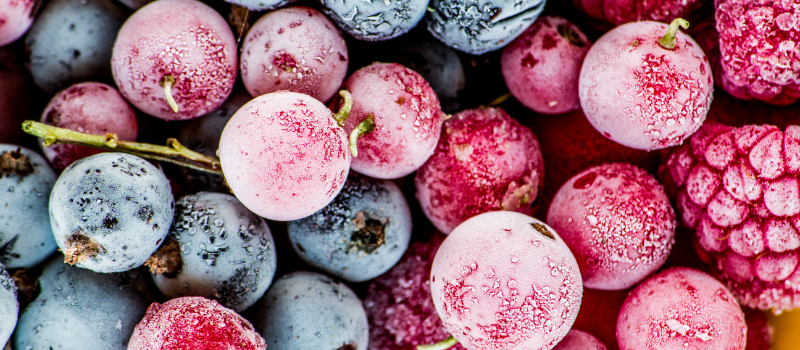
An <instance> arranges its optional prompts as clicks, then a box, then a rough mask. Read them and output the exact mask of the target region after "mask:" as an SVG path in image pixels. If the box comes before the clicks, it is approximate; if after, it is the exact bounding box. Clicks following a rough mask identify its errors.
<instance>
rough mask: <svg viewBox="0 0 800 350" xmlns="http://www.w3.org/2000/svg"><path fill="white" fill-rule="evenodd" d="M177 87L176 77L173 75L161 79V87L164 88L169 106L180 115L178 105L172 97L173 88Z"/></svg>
mask: <svg viewBox="0 0 800 350" xmlns="http://www.w3.org/2000/svg"><path fill="white" fill-rule="evenodd" d="M174 85H175V77H173V76H172V74H167V75H165V76H164V77H163V78H161V86H163V87H164V96H165V97H166V98H167V104H169V108H172V111H173V112H175V113H178V103H177V102H175V98H173V97H172V87H173V86H174Z"/></svg>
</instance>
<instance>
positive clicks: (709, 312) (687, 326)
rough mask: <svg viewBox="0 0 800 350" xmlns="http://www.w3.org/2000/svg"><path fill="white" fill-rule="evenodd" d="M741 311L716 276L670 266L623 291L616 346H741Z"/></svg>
mask: <svg viewBox="0 0 800 350" xmlns="http://www.w3.org/2000/svg"><path fill="white" fill-rule="evenodd" d="M746 334H747V325H746V324H745V319H744V313H742V309H741V308H740V307H739V304H738V303H737V302H736V299H735V298H734V297H733V295H731V292H730V291H728V289H727V288H725V286H724V285H722V284H721V283H720V282H719V281H717V280H715V279H714V278H713V277H711V276H709V275H707V274H705V273H703V272H700V271H697V270H694V269H690V268H686V267H678V268H670V269H667V270H665V271H663V272H661V273H659V274H657V275H655V276H653V277H650V278H648V279H647V280H645V281H644V282H642V283H641V284H639V285H638V286H637V287H636V288H635V289H634V290H633V291H631V292H630V294H628V298H627V299H625V303H624V304H623V305H622V309H621V310H620V313H619V318H618V319H617V342H618V344H619V348H620V350H683V349H694V350H712V349H713V350H744V348H745V341H746V339H745V337H746Z"/></svg>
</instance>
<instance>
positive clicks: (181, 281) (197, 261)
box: [151, 192, 277, 312]
mask: <svg viewBox="0 0 800 350" xmlns="http://www.w3.org/2000/svg"><path fill="white" fill-rule="evenodd" d="M169 240H174V241H175V243H177V245H175V246H172V248H171V249H173V250H174V249H178V250H179V251H180V253H179V255H180V261H181V264H180V267H179V270H178V271H176V272H175V273H170V272H166V273H160V274H155V275H152V276H153V280H154V281H155V284H156V286H157V287H158V289H159V290H161V292H162V293H163V294H164V296H165V297H167V298H170V299H171V298H177V297H182V296H202V297H206V298H209V299H214V300H216V301H218V302H219V303H220V304H222V305H223V306H225V307H227V308H230V309H232V310H233V311H235V312H242V311H244V310H245V309H247V308H248V307H250V306H252V305H253V304H254V303H255V302H256V301H257V300H258V299H259V298H261V297H262V296H263V295H264V293H265V292H266V291H267V288H269V285H270V284H271V283H272V277H273V276H275V268H276V263H277V262H276V257H275V242H274V241H273V239H272V233H271V232H270V230H269V227H268V226H267V223H266V222H265V221H264V219H262V218H261V217H259V216H257V215H255V214H253V213H252V212H250V211H249V210H247V208H245V207H244V205H242V203H240V202H239V201H238V200H237V199H236V197H234V196H231V195H228V194H222V193H212V192H200V193H197V194H194V195H189V196H184V197H182V198H181V199H180V200H178V202H177V205H176V207H175V219H174V220H173V222H172V228H171V230H170V235H169V238H168V241H167V243H165V244H164V245H165V246H166V245H167V244H169ZM163 248H164V247H163V246H162V249H163ZM159 251H161V249H160V250H159ZM151 273H152V269H151Z"/></svg>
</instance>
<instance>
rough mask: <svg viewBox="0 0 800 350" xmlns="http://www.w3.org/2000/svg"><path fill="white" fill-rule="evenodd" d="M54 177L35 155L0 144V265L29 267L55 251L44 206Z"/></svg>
mask: <svg viewBox="0 0 800 350" xmlns="http://www.w3.org/2000/svg"><path fill="white" fill-rule="evenodd" d="M55 182H56V174H55V172H53V170H52V169H51V168H50V166H49V165H48V164H47V161H46V160H45V159H44V157H42V156H40V155H39V154H38V153H36V152H34V151H32V150H30V149H28V148H25V147H20V146H16V145H10V144H0V263H2V264H4V265H5V266H6V267H7V268H10V269H16V268H31V267H33V266H35V265H37V264H39V263H40V262H42V261H44V259H46V258H47V257H48V256H50V254H52V253H53V251H55V250H56V242H55V240H53V232H52V231H51V230H50V217H49V216H48V211H47V205H48V200H49V198H50V190H51V189H52V188H53V183H55Z"/></svg>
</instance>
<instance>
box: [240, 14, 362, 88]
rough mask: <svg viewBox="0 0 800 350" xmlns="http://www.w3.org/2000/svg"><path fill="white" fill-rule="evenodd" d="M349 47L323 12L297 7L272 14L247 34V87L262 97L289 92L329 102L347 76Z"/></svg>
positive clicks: (244, 49) (244, 47)
mask: <svg viewBox="0 0 800 350" xmlns="http://www.w3.org/2000/svg"><path fill="white" fill-rule="evenodd" d="M347 62H348V58H347V46H345V43H344V38H343V37H342V33H341V32H339V29H337V28H336V25H335V24H333V22H331V21H330V20H329V19H328V18H327V17H325V15H323V14H322V13H321V12H319V11H317V10H314V9H312V8H308V7H305V6H295V7H289V8H284V9H280V10H276V11H272V12H269V13H267V14H265V15H264V16H262V17H261V18H259V19H258V21H256V23H255V24H253V26H252V27H251V28H250V31H248V32H247V36H246V37H245V39H244V44H243V45H242V56H241V68H242V81H243V82H244V86H245V87H246V88H247V91H248V92H249V93H250V94H251V95H253V96H259V95H263V94H267V93H270V92H275V91H278V90H289V91H294V92H300V93H304V94H307V95H310V96H311V97H313V98H316V99H318V100H320V101H328V100H330V99H331V97H333V95H334V94H336V92H337V91H338V90H339V87H340V86H341V85H342V82H343V81H344V78H345V76H346V75H347Z"/></svg>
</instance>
